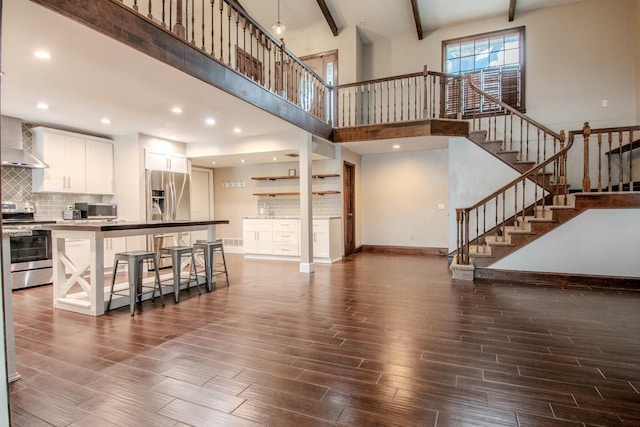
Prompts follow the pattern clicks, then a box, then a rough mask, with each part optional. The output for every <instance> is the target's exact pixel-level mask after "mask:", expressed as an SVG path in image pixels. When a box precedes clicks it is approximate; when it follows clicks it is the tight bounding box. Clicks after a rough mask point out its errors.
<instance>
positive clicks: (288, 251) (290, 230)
mask: <svg viewBox="0 0 640 427" xmlns="http://www.w3.org/2000/svg"><path fill="white" fill-rule="evenodd" d="M272 221H273V222H272V227H273V255H284V256H299V255H300V243H299V242H300V231H299V230H300V220H299V219H274V220H272Z"/></svg>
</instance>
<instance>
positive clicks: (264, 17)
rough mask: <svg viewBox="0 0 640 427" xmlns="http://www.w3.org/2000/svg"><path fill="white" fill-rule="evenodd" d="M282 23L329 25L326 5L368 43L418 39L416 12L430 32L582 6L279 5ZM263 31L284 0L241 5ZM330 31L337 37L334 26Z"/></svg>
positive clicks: (479, 2) (522, 0)
mask: <svg viewBox="0 0 640 427" xmlns="http://www.w3.org/2000/svg"><path fill="white" fill-rule="evenodd" d="M279 1H280V22H282V23H283V24H284V25H285V26H286V27H287V30H289V29H291V30H301V29H304V28H306V27H309V26H310V25H315V24H317V23H318V22H320V21H322V22H325V23H326V22H327V20H326V19H325V17H324V15H323V12H322V5H326V9H327V10H328V12H329V13H330V15H331V17H332V19H333V21H334V22H335V24H336V26H337V29H338V33H339V32H340V31H341V30H342V29H344V28H347V27H352V26H357V27H358V28H359V30H360V34H361V36H362V37H363V42H364V43H370V42H374V41H376V40H379V39H381V38H387V37H394V36H397V35H400V34H406V33H407V32H413V33H414V34H416V37H418V29H417V23H416V19H415V17H414V13H413V6H414V5H415V9H416V10H417V14H418V16H419V20H418V23H419V26H420V28H421V29H422V32H423V33H424V34H425V35H426V34H427V33H428V32H429V31H433V30H435V29H438V28H442V27H446V26H449V25H453V24H457V23H463V22H467V21H472V20H477V19H483V18H488V17H492V16H504V18H505V20H508V19H509V18H510V14H511V17H516V18H517V16H518V15H519V14H522V13H526V12H528V11H531V10H535V9H539V8H543V7H549V6H557V5H560V4H564V3H572V2H575V1H579V0H279ZM239 3H240V4H241V5H242V6H243V7H244V9H245V10H246V11H247V12H249V14H250V15H251V16H252V17H253V18H254V19H255V20H256V21H258V22H259V23H260V24H261V25H262V26H263V27H265V28H267V29H270V28H271V24H273V23H275V22H276V20H277V9H278V0H239ZM325 25H326V27H327V31H329V32H331V29H330V26H329V24H328V23H326V24H325Z"/></svg>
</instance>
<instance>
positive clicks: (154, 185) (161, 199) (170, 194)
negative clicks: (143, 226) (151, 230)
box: [146, 170, 191, 268]
mask: <svg viewBox="0 0 640 427" xmlns="http://www.w3.org/2000/svg"><path fill="white" fill-rule="evenodd" d="M190 185H191V177H190V176H189V174H186V173H178V172H169V171H157V170H147V171H146V202H147V220H148V221H159V220H161V221H188V220H190V219H191V214H190V211H191V207H190V205H191V199H190ZM188 240H189V235H188V233H187V234H186V235H177V234H175V233H171V234H156V235H153V236H149V239H148V241H147V245H148V247H149V249H150V250H154V251H156V252H158V251H159V250H160V249H161V248H162V247H165V246H174V245H184V244H187V245H188V244H190V242H189V241H188ZM160 266H161V268H168V267H170V266H171V259H170V258H162V259H160Z"/></svg>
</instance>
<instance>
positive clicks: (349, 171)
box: [342, 162, 356, 256]
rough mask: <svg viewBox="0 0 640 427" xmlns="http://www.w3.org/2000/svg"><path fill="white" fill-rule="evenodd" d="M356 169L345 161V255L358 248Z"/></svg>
mask: <svg viewBox="0 0 640 427" xmlns="http://www.w3.org/2000/svg"><path fill="white" fill-rule="evenodd" d="M355 170H356V167H355V165H354V164H352V163H349V162H344V167H343V173H342V180H343V184H342V185H343V189H342V190H343V191H342V194H343V195H344V203H343V209H344V212H343V218H344V219H343V220H344V255H345V256H347V255H350V254H352V253H354V252H355V250H356V197H355V191H356V187H355Z"/></svg>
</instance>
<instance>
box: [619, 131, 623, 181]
mask: <svg viewBox="0 0 640 427" xmlns="http://www.w3.org/2000/svg"><path fill="white" fill-rule="evenodd" d="M618 150H619V151H618V191H622V181H623V177H622V132H618Z"/></svg>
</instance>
